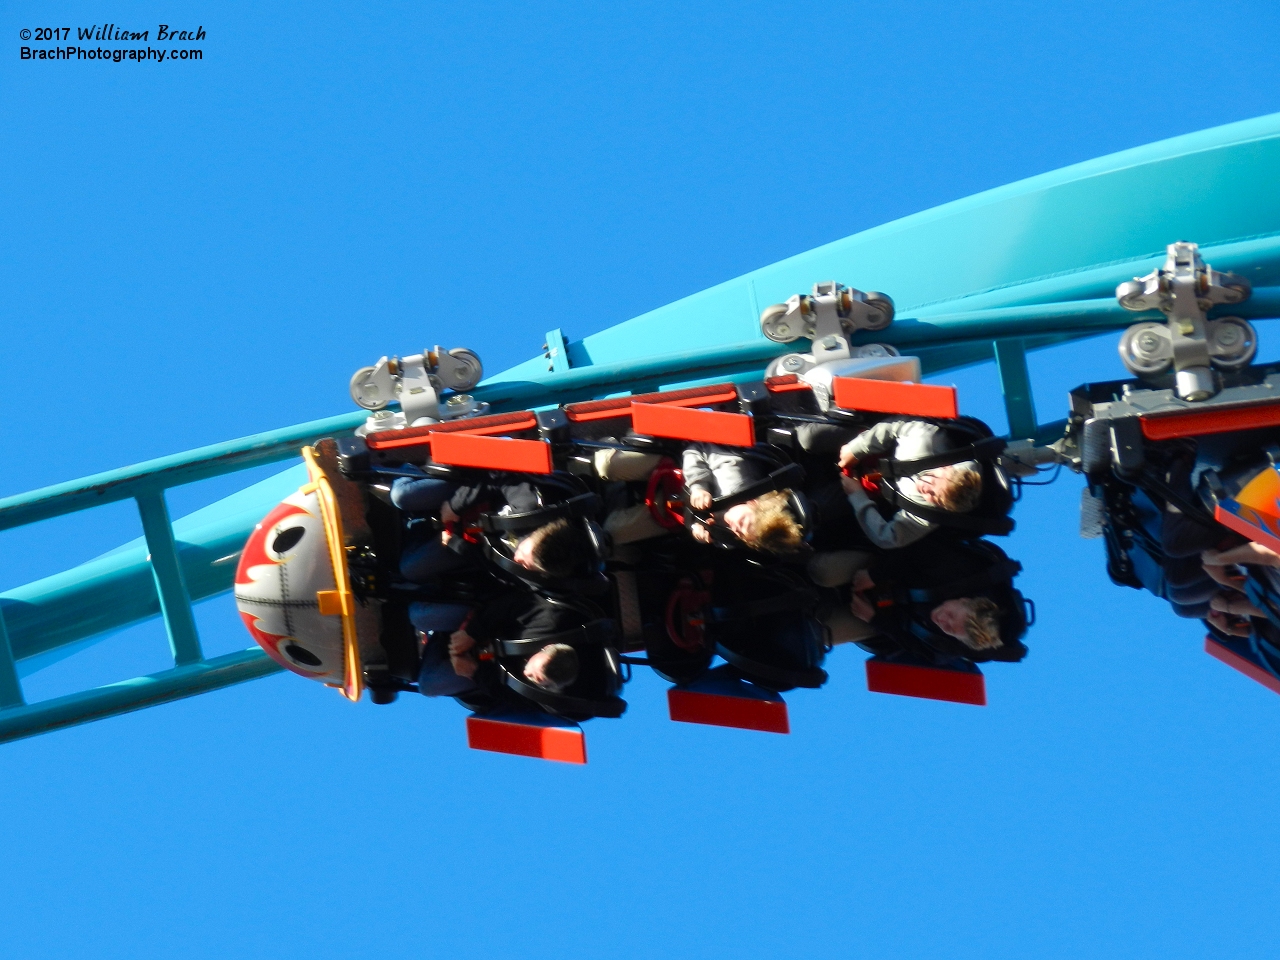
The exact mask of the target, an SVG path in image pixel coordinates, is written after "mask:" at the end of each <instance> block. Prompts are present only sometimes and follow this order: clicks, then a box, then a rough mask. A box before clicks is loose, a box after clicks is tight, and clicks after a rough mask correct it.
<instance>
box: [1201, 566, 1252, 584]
mask: <svg viewBox="0 0 1280 960" xmlns="http://www.w3.org/2000/svg"><path fill="white" fill-rule="evenodd" d="M1204 572H1205V573H1207V574H1208V575H1209V576H1210V577H1212V578H1213V579H1214V580H1215V581H1216V582H1217V583H1219V584H1221V585H1222V586H1224V587H1227V588H1228V589H1231V590H1236V591H1243V590H1244V583H1245V580H1246V579H1247V578H1246V577H1244V576H1243V575H1242V574H1241V573H1240V572H1239V569H1238V568H1237V567H1235V566H1234V565H1232V566H1224V567H1220V566H1218V565H1217V564H1215V563H1207V564H1205V565H1204Z"/></svg>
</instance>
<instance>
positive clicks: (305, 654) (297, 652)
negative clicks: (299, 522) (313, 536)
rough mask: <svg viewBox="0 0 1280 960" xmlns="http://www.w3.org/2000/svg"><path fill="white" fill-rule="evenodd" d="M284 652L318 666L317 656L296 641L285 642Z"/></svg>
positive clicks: (302, 661)
mask: <svg viewBox="0 0 1280 960" xmlns="http://www.w3.org/2000/svg"><path fill="white" fill-rule="evenodd" d="M295 529H296V528H295ZM284 652H285V653H287V654H288V655H289V659H290V660H296V661H298V663H305V664H306V665H307V666H308V667H318V666H320V658H319V657H317V656H316V655H315V654H314V653H312V652H311V651H310V650H308V649H307V648H306V647H300V646H298V645H297V644H296V643H286V644H285V645H284Z"/></svg>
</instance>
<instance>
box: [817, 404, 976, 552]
mask: <svg viewBox="0 0 1280 960" xmlns="http://www.w3.org/2000/svg"><path fill="white" fill-rule="evenodd" d="M950 449H951V444H950V442H949V441H948V439H947V435H946V431H945V430H944V429H943V428H942V427H940V426H938V425H937V424H935V423H932V422H930V421H927V420H916V419H911V418H891V419H888V420H882V421H881V422H880V423H877V424H876V425H875V426H873V427H871V428H870V429H868V430H864V431H863V432H862V433H860V434H859V435H858V436H856V437H855V438H854V439H853V440H851V441H849V442H848V443H846V444H845V445H844V446H843V447H841V448H840V456H839V461H838V462H839V465H840V467H841V468H842V469H843V470H845V471H846V473H852V470H853V468H854V467H855V466H857V465H858V463H859V462H860V461H862V460H866V459H868V458H871V457H879V458H881V459H884V458H888V459H890V460H892V461H894V462H898V463H902V462H907V461H911V460H919V459H923V458H925V457H931V456H933V455H934V454H938V453H945V452H946V451H947V450H950ZM840 483H841V486H842V487H843V488H844V492H845V494H846V495H847V496H848V498H849V503H850V505H852V507H853V510H854V513H855V514H856V515H857V518H858V524H859V526H860V527H861V528H862V531H863V533H865V534H866V537H867V539H868V540H869V541H870V543H871V545H872V546H874V547H878V548H880V549H883V550H893V549H898V548H901V547H905V546H907V545H909V544H912V543H915V542H916V541H917V540H920V539H922V538H923V537H925V536H927V535H928V534H929V533H930V532H931V531H933V530H934V529H935V528H936V527H937V524H936V523H934V522H933V521H930V520H926V519H924V518H923V517H919V516H916V515H915V514H914V513H911V512H910V511H909V510H907V509H900V510H898V511H896V512H895V513H894V514H893V516H892V517H890V518H889V519H887V520H886V519H885V518H884V517H883V516H882V515H881V513H880V510H879V507H878V505H877V503H876V502H875V501H874V500H872V499H871V497H870V496H869V495H868V493H867V491H866V489H865V488H864V486H863V484H862V482H861V480H860V479H859V478H857V477H855V476H848V475H846V476H842V477H841V481H840ZM896 486H897V489H898V491H899V493H901V494H902V496H904V497H905V498H907V499H908V500H911V501H914V502H916V503H919V504H922V505H924V506H930V507H937V508H940V509H942V510H947V511H951V512H953V513H966V512H968V511H970V510H972V509H973V508H974V507H976V506H977V505H978V501H979V500H980V499H981V496H982V472H981V470H980V469H979V467H978V464H977V462H976V461H973V460H964V461H961V462H960V463H954V464H950V465H948V466H943V467H937V468H935V469H932V470H924V471H922V472H920V473H918V474H915V475H914V476H907V477H901V478H899V479H898V480H897V481H896Z"/></svg>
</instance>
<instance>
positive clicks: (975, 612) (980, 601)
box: [964, 597, 1000, 650]
mask: <svg viewBox="0 0 1280 960" xmlns="http://www.w3.org/2000/svg"><path fill="white" fill-rule="evenodd" d="M964 632H965V634H966V635H967V636H968V641H967V643H968V646H970V647H972V648H973V649H974V650H991V649H993V648H995V647H998V646H1000V608H999V607H998V606H996V604H995V602H994V601H993V600H990V599H988V598H987V597H974V598H973V599H971V600H970V601H969V618H968V619H967V620H965V622H964Z"/></svg>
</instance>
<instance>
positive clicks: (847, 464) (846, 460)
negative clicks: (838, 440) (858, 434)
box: [836, 440, 858, 470]
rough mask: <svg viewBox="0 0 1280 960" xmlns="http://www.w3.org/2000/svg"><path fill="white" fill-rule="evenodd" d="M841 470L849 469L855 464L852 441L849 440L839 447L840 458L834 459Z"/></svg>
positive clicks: (855, 458)
mask: <svg viewBox="0 0 1280 960" xmlns="http://www.w3.org/2000/svg"><path fill="white" fill-rule="evenodd" d="M836 463H838V464H839V465H840V469H841V470H849V469H851V468H853V467H854V466H856V465H857V463H858V458H857V457H856V456H854V454H853V441H852V440H850V441H849V442H848V443H846V444H845V445H844V446H843V447H841V448H840V459H839V460H837V461H836Z"/></svg>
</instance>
